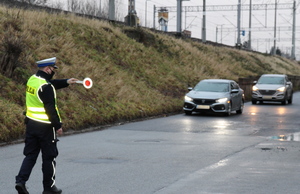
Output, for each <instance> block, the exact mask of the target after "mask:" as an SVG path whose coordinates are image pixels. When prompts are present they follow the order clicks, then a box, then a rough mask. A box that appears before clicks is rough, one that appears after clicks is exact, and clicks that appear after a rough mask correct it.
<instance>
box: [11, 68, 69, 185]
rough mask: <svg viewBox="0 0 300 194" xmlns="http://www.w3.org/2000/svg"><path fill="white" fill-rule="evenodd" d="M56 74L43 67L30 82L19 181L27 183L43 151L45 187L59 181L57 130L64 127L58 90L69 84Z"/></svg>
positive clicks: (17, 180)
mask: <svg viewBox="0 0 300 194" xmlns="http://www.w3.org/2000/svg"><path fill="white" fill-rule="evenodd" d="M52 76H53V75H49V74H47V73H46V72H44V71H41V70H39V71H38V72H37V73H36V74H35V75H33V76H31V78H30V79H29V80H28V82H27V89H26V118H25V123H26V138H25V147H24V152H23V153H24V155H25V158H24V160H23V163H22V166H21V169H20V171H19V174H18V175H17V176H16V183H21V184H24V186H25V183H26V181H27V180H28V179H29V176H30V174H31V171H32V168H33V167H34V165H35V163H36V160H37V158H38V155H39V152H40V151H41V152H42V160H43V163H42V172H43V186H44V190H50V189H51V187H53V186H54V185H55V166H56V162H55V158H56V157H57V155H58V150H57V146H56V144H57V141H58V140H57V138H56V131H57V130H58V129H60V128H61V127H62V123H61V119H60V115H59V112H58V109H57V105H56V91H55V90H57V89H60V88H64V87H67V86H69V84H68V83H67V79H61V80H51V78H52ZM39 103H41V104H39ZM16 189H17V188H16ZM17 190H18V189H17Z"/></svg>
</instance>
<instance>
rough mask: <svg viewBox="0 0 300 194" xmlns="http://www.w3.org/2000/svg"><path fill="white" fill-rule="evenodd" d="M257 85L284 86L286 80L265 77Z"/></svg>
mask: <svg viewBox="0 0 300 194" xmlns="http://www.w3.org/2000/svg"><path fill="white" fill-rule="evenodd" d="M257 83H258V84H284V78H283V77H271V76H265V77H261V78H260V79H259V80H258V82H257Z"/></svg>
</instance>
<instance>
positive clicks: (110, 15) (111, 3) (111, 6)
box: [100, 0, 115, 21]
mask: <svg viewBox="0 0 300 194" xmlns="http://www.w3.org/2000/svg"><path fill="white" fill-rule="evenodd" d="M100 3H101V2H100ZM108 12H109V13H108V19H109V20H111V21H114V20H115V0H109V11H108Z"/></svg>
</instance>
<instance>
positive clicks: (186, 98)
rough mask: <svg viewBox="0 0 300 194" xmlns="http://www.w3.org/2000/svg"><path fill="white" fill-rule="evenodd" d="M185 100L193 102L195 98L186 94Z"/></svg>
mask: <svg viewBox="0 0 300 194" xmlns="http://www.w3.org/2000/svg"><path fill="white" fill-rule="evenodd" d="M184 100H185V101H189V102H193V98H190V97H188V96H185V97H184Z"/></svg>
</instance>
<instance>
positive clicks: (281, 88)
mask: <svg viewBox="0 0 300 194" xmlns="http://www.w3.org/2000/svg"><path fill="white" fill-rule="evenodd" d="M277 91H279V92H284V91H285V87H280V88H278V89H277Z"/></svg>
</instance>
